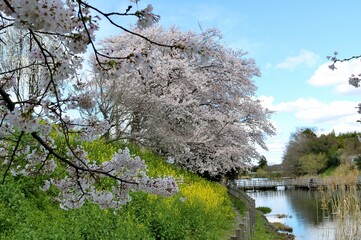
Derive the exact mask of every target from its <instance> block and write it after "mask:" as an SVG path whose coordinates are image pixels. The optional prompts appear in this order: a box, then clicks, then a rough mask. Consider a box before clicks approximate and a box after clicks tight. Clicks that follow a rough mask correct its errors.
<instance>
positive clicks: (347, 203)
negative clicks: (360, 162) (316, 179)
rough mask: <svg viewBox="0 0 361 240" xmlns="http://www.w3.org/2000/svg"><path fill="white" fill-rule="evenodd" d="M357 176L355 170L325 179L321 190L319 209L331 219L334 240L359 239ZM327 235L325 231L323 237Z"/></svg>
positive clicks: (360, 204) (360, 217) (360, 200)
mask: <svg viewBox="0 0 361 240" xmlns="http://www.w3.org/2000/svg"><path fill="white" fill-rule="evenodd" d="M357 176H358V172H357V171H356V170H351V171H348V172H344V173H343V174H339V175H338V176H337V177H332V178H329V179H327V184H326V186H325V188H324V189H322V191H323V192H324V195H323V197H322V199H321V207H322V208H323V209H324V210H325V211H330V213H331V216H332V217H333V220H334V223H335V224H334V225H335V229H334V231H333V234H334V239H335V240H355V239H361V194H360V190H359V187H360V186H357V181H356V180H357ZM329 234H330V233H328V232H327V230H326V232H325V236H326V237H327V235H329ZM325 239H326V238H325Z"/></svg>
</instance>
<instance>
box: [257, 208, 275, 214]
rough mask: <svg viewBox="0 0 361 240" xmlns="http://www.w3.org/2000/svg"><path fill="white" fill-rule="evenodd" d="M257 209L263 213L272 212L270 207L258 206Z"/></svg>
mask: <svg viewBox="0 0 361 240" xmlns="http://www.w3.org/2000/svg"><path fill="white" fill-rule="evenodd" d="M257 210H259V211H261V212H262V213H263V214H267V213H270V212H272V209H271V208H269V207H257Z"/></svg>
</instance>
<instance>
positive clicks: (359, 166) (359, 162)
mask: <svg viewBox="0 0 361 240" xmlns="http://www.w3.org/2000/svg"><path fill="white" fill-rule="evenodd" d="M354 162H355V164H356V166H357V169H358V170H361V156H358V157H357V158H355V159H354Z"/></svg>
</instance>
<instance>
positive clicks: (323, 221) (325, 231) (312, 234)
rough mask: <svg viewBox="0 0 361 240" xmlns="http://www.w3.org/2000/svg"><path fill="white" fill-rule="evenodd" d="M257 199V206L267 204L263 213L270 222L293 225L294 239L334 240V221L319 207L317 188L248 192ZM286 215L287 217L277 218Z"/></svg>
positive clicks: (319, 195)
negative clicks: (266, 208)
mask: <svg viewBox="0 0 361 240" xmlns="http://www.w3.org/2000/svg"><path fill="white" fill-rule="evenodd" d="M247 193H248V195H249V196H251V197H252V198H254V199H255V200H256V206H257V207H259V206H265V207H270V208H271V209H272V212H271V213H270V214H266V217H267V219H268V220H269V221H270V222H282V223H284V224H286V225H288V226H290V227H292V228H293V234H294V235H295V236H296V239H297V240H298V239H305V240H323V239H324V240H326V239H327V240H333V239H334V224H333V221H332V218H331V217H330V216H331V215H330V212H329V211H326V210H323V209H321V194H322V193H320V192H318V191H305V190H296V189H288V190H284V189H283V190H278V191H256V192H247ZM277 214H285V215H287V216H288V217H287V218H281V219H280V218H277V217H276V215H277Z"/></svg>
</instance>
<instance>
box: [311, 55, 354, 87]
mask: <svg viewBox="0 0 361 240" xmlns="http://www.w3.org/2000/svg"><path fill="white" fill-rule="evenodd" d="M330 64H331V63H329V62H328V63H324V64H322V65H320V66H319V67H318V69H317V70H316V71H315V72H314V74H313V76H312V77H311V78H310V79H309V80H308V83H309V84H311V85H313V86H318V87H323V86H331V87H334V88H335V91H336V92H338V93H342V94H356V93H358V94H360V93H361V88H355V87H353V86H351V85H349V84H348V79H349V77H350V76H351V74H359V73H360V72H361V62H360V61H358V60H354V61H348V62H339V63H336V68H337V69H335V70H333V71H332V70H331V69H330V68H329V67H328V66H329V65H330Z"/></svg>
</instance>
